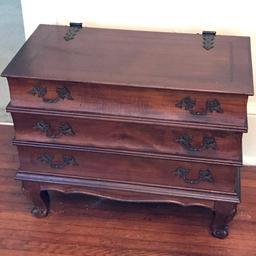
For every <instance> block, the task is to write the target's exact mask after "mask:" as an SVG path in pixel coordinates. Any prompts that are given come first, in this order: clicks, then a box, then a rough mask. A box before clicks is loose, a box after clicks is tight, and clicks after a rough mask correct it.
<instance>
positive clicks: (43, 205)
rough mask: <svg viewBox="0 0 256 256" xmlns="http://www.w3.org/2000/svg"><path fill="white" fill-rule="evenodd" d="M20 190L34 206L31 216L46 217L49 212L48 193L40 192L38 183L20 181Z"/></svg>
mask: <svg viewBox="0 0 256 256" xmlns="http://www.w3.org/2000/svg"><path fill="white" fill-rule="evenodd" d="M22 189H23V191H24V193H25V195H26V196H28V197H29V198H30V199H31V200H32V202H33V204H34V207H33V209H32V210H31V214H32V215H33V216H35V217H37V218H43V217H46V216H47V214H48V212H49V195H48V192H47V191H41V189H40V183H36V182H30V181H22Z"/></svg>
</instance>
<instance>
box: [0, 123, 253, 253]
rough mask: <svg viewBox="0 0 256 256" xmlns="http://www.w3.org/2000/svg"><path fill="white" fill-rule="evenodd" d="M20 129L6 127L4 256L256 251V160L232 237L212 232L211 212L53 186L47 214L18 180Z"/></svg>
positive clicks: (0, 246) (0, 174)
mask: <svg viewBox="0 0 256 256" xmlns="http://www.w3.org/2000/svg"><path fill="white" fill-rule="evenodd" d="M12 137H13V128H12V127H11V126H0V160H1V167H0V192H1V196H0V255H1V256H10V255H11V256H32V255H37V256H41V255H43V256H53V255H54V256H60V255H62V256H65V255H72V256H82V255H86V256H103V255H104V256H105V255H106V256H110V255H111V256H112V255H113V256H155V255H157V256H158V255H159V256H173V255H174V256H175V255H179V256H183V255H187V256H199V255H203V256H210V255H225V256H228V255H232V256H236V255H238V256H240V255H241V256H243V255H246V256H254V255H256V167H245V168H243V170H242V174H241V176H242V203H241V204H240V205H239V207H238V213H237V215H236V217H235V219H234V220H233V222H232V223H231V225H230V235H229V237H228V238H226V239H225V240H219V239H215V238H213V237H211V236H209V235H208V225H209V222H210V220H211V212H210V211H209V210H207V209H203V208H200V207H193V208H190V210H189V211H188V209H186V208H183V207H180V206H175V205H168V204H135V203H134V204H132V203H120V202H114V201H109V200H102V199H99V198H95V197H91V196H82V195H77V194H76V195H75V194H74V195H63V194H61V193H58V192H51V193H50V196H51V202H52V204H51V212H50V214H49V217H48V218H45V219H36V218H34V217H32V216H31V214H30V209H31V207H32V205H31V203H30V201H29V200H28V199H27V198H26V197H25V196H24V195H23V194H22V193H21V189H20V182H18V181H15V180H14V175H15V171H16V169H17V168H18V162H17V160H18V156H17V152H16V148H15V147H14V146H12V145H11V139H12Z"/></svg>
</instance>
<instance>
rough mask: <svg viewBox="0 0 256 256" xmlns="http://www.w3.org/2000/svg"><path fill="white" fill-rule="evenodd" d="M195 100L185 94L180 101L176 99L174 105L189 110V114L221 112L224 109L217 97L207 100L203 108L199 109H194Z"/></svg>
mask: <svg viewBox="0 0 256 256" xmlns="http://www.w3.org/2000/svg"><path fill="white" fill-rule="evenodd" d="M195 105H196V100H195V99H192V98H191V97H190V96H187V97H185V98H183V99H181V100H180V101H178V102H177V103H176V104H175V106H176V107H177V108H181V109H182V108H184V109H185V110H187V111H189V113H190V114H191V115H207V114H208V113H212V112H216V113H223V112H224V110H223V109H222V107H221V104H220V102H219V101H218V100H217V99H212V100H207V101H206V102H205V108H204V109H203V110H201V111H198V110H195V109H194V107H195Z"/></svg>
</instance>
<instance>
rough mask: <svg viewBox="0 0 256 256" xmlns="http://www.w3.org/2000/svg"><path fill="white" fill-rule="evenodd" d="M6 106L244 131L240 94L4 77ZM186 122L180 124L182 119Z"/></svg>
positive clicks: (243, 109)
mask: <svg viewBox="0 0 256 256" xmlns="http://www.w3.org/2000/svg"><path fill="white" fill-rule="evenodd" d="M8 82H9V86H10V91H11V104H12V106H17V107H24V108H37V109H38V108H39V109H44V110H54V111H67V112H68V113H70V114H71V115H72V114H73V115H75V112H79V113H83V115H85V116H86V115H87V116H88V115H89V114H90V115H95V116H97V117H102V116H103V117H104V116H105V117H106V116H107V117H108V118H117V119H119V120H129V119H131V120H137V121H140V122H146V121H147V122H149V121H150V122H152V123H157V124H158V123H162V124H164V123H166V122H167V123H171V124H177V123H178V124H179V125H183V126H186V125H188V124H189V123H193V124H194V125H197V126H208V127H212V128H215V129H219V128H222V129H226V130H227V129H228V130H237V131H246V129H247V120H246V103H247V96H246V95H235V94H218V93H203V92H202V93H198V92H196V93H195V92H190V91H175V90H165V89H152V88H138V87H132V86H130V87H127V86H114V85H98V84H81V83H72V82H53V81H44V80H33V79H17V78H8ZM184 122H186V123H184Z"/></svg>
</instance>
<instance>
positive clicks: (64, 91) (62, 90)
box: [28, 84, 74, 103]
mask: <svg viewBox="0 0 256 256" xmlns="http://www.w3.org/2000/svg"><path fill="white" fill-rule="evenodd" d="M28 93H29V94H32V95H33V96H37V97H39V98H42V100H43V102H46V103H57V102H58V101H59V100H64V99H67V100H74V99H73V97H72V96H71V93H70V91H69V89H68V88H67V87H65V86H61V87H57V88H56V94H57V96H56V97H55V98H52V99H50V98H47V97H46V94H47V88H46V87H42V86H41V85H39V84H37V85H35V86H33V87H32V89H31V90H30V91H29V92H28Z"/></svg>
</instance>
